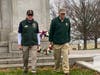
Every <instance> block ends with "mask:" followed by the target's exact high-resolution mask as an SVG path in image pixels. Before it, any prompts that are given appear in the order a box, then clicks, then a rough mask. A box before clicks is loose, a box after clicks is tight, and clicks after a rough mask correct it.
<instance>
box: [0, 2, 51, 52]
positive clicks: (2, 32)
mask: <svg viewBox="0 0 100 75" xmlns="http://www.w3.org/2000/svg"><path fill="white" fill-rule="evenodd" d="M28 9H32V10H34V13H35V16H34V17H35V20H37V21H38V22H39V27H40V30H48V29H49V0H29V1H28V0H0V52H13V50H15V51H16V49H17V30H18V25H19V22H20V21H21V20H23V19H25V17H26V11H27V10H28Z"/></svg>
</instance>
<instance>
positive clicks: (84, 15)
mask: <svg viewBox="0 0 100 75" xmlns="http://www.w3.org/2000/svg"><path fill="white" fill-rule="evenodd" d="M98 1H99V0H79V3H77V2H75V0H67V1H65V2H66V8H67V9H68V11H69V12H70V14H69V16H70V17H71V18H72V20H73V21H74V25H76V26H77V29H78V31H79V32H81V36H82V38H83V40H84V49H87V39H89V38H90V37H95V41H97V38H98V37H97V35H98V34H97V33H98V30H97V29H98V28H99V27H100V26H99V27H98V26H97V25H98V24H97V23H98V21H97V20H100V19H98V17H97V16H98V15H99V13H98V12H99V10H98V9H99V6H97V5H100V4H99V3H98ZM68 3H69V4H68ZM96 17H97V18H96ZM94 26H95V28H96V29H94ZM93 33H94V35H93ZM90 34H92V36H90Z"/></svg>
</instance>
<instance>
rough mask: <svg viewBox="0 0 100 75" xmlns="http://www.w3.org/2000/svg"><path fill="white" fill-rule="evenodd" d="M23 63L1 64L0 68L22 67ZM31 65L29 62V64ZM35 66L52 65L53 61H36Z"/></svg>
mask: <svg viewBox="0 0 100 75" xmlns="http://www.w3.org/2000/svg"><path fill="white" fill-rule="evenodd" d="M22 66H23V64H2V65H0V68H12V67H22ZM29 66H31V64H29ZM37 66H54V62H49V63H48V62H46V63H45V62H44V63H37Z"/></svg>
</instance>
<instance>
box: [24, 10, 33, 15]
mask: <svg viewBox="0 0 100 75" xmlns="http://www.w3.org/2000/svg"><path fill="white" fill-rule="evenodd" d="M26 14H27V15H33V14H34V13H33V10H27V13H26Z"/></svg>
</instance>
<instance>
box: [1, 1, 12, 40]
mask: <svg viewBox="0 0 100 75" xmlns="http://www.w3.org/2000/svg"><path fill="white" fill-rule="evenodd" d="M0 1H1V2H0V3H1V17H0V18H1V25H0V26H1V41H7V40H8V39H9V38H8V36H9V32H10V31H11V19H12V17H11V0H0Z"/></svg>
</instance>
